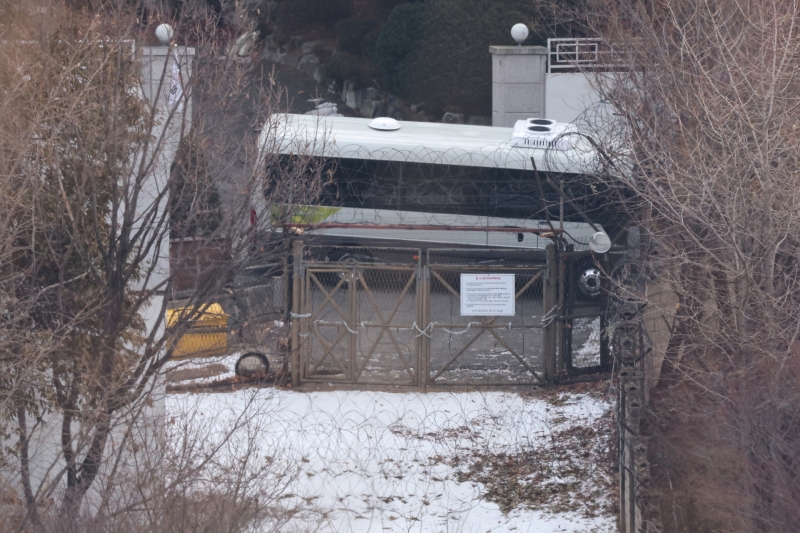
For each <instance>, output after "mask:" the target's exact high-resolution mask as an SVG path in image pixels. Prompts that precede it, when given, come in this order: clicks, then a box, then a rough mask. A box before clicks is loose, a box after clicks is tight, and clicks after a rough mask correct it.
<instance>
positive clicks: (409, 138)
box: [260, 114, 597, 174]
mask: <svg viewBox="0 0 800 533" xmlns="http://www.w3.org/2000/svg"><path fill="white" fill-rule="evenodd" d="M369 123H370V119H363V118H349V117H326V116H321V117H320V116H314V115H295V114H275V115H273V116H272V117H271V118H270V119H269V120H268V122H267V123H266V124H265V125H264V129H262V131H261V138H260V143H261V146H262V147H263V146H268V144H267V141H270V140H271V141H273V142H270V143H269V145H271V146H275V145H277V146H279V147H280V148H279V150H280V153H281V154H287V155H288V154H298V153H300V154H305V155H314V156H320V157H335V158H347V159H363V160H376V161H397V162H409V163H427V164H438V165H461V166H469V167H488V168H507V169H520V170H532V168H533V167H532V165H531V157H532V158H533V159H534V160H535V161H536V167H537V169H539V170H542V171H548V172H566V173H573V174H586V173H591V172H594V171H595V170H596V167H597V164H596V157H595V154H594V151H593V150H591V149H590V148H591V147H590V146H588V143H587V142H585V141H584V142H583V143H578V145H577V147H575V148H572V149H568V150H563V149H555V148H550V149H544V148H531V147H520V146H515V145H513V144H512V143H511V142H510V141H511V139H512V133H513V129H512V128H496V127H489V126H470V125H463V124H442V123H438V122H400V129H397V130H394V131H380V130H375V129H372V128H370V127H369ZM269 137H272V139H269Z"/></svg>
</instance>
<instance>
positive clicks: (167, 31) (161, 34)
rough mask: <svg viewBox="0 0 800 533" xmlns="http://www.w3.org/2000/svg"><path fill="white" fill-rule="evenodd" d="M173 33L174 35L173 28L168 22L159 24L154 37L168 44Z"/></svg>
mask: <svg viewBox="0 0 800 533" xmlns="http://www.w3.org/2000/svg"><path fill="white" fill-rule="evenodd" d="M173 35H175V30H173V29H172V26H170V25H169V24H166V23H164V24H159V25H158V27H157V28H156V38H158V40H159V42H160V43H161V44H169V42H170V41H171V40H172V36H173Z"/></svg>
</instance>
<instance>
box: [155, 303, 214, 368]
mask: <svg viewBox="0 0 800 533" xmlns="http://www.w3.org/2000/svg"><path fill="white" fill-rule="evenodd" d="M191 313H194V307H191V306H190V307H178V308H176V309H167V327H171V326H174V325H175V324H176V323H177V322H178V320H179V319H180V318H181V317H183V316H186V315H187V314H191ZM227 352H228V315H226V314H225V311H223V310H222V306H221V305H219V304H217V303H213V304H208V306H206V307H204V308H203V309H202V314H201V315H200V317H199V318H198V319H197V320H195V321H194V322H193V323H192V325H191V327H190V328H189V330H188V331H186V333H184V334H183V335H181V336H180V337H179V338H178V339H177V344H176V345H175V349H174V351H173V352H172V357H173V358H174V359H180V358H184V357H197V356H212V355H224V354H226V353H227Z"/></svg>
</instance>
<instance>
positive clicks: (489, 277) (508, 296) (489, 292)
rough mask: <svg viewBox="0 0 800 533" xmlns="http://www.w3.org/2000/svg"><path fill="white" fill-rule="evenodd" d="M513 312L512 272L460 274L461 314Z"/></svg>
mask: <svg viewBox="0 0 800 533" xmlns="http://www.w3.org/2000/svg"><path fill="white" fill-rule="evenodd" d="M514 314H515V309H514V274H461V316H514Z"/></svg>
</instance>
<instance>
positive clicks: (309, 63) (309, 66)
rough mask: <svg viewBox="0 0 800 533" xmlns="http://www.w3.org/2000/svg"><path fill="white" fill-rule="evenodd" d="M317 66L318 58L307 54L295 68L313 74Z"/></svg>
mask: <svg viewBox="0 0 800 533" xmlns="http://www.w3.org/2000/svg"><path fill="white" fill-rule="evenodd" d="M318 66H319V58H317V56H315V55H313V54H309V55H306V56H303V59H301V60H300V61H299V62H298V64H297V68H298V69H300V70H302V71H303V72H305V73H306V74H308V75H309V76H313V75H314V73H315V72H316V71H317V67H318Z"/></svg>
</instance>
